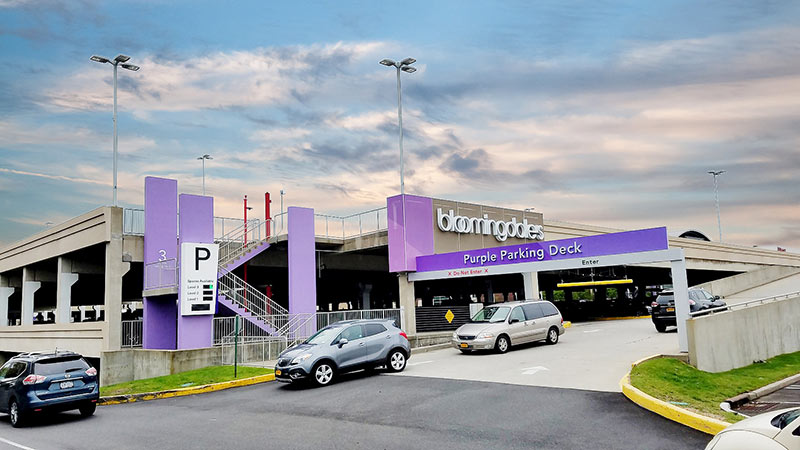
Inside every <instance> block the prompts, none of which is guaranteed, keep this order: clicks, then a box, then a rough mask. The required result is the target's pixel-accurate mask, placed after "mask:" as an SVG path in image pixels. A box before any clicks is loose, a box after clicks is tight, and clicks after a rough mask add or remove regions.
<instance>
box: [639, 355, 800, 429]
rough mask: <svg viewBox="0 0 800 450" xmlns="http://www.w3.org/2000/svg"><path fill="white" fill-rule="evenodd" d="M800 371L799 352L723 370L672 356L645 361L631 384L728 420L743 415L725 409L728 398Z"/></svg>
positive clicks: (654, 394)
mask: <svg viewBox="0 0 800 450" xmlns="http://www.w3.org/2000/svg"><path fill="white" fill-rule="evenodd" d="M797 373H800V352H796V353H789V354H786V355H781V356H776V357H774V358H771V359H768V360H767V361H765V362H763V363H756V364H752V365H750V366H747V367H741V368H739V369H734V370H730V371H727V372H720V373H709V372H703V371H700V370H697V369H695V368H694V367H692V366H690V365H688V364H686V363H683V362H681V361H678V360H676V359H673V358H659V359H652V360H649V361H645V362H643V363H641V364H639V365H637V366H635V367H634V368H633V369H632V370H631V384H632V385H633V386H634V387H636V388H637V389H639V390H641V391H642V392H644V393H646V394H649V395H651V396H653V397H655V398H657V399H659V400H663V401H665V402H668V403H671V404H674V405H676V406H679V407H682V408H686V409H690V410H694V411H696V412H699V413H701V414H704V415H707V416H710V417H715V418H717V419H721V420H725V421H728V422H738V421H739V420H742V419H743V417H742V416H738V415H736V414H731V413H727V412H724V411H722V410H721V409H720V407H719V404H720V403H722V402H724V401H725V400H727V399H729V398H731V397H734V396H736V395H739V394H742V393H744V392H749V391H752V390H755V389H758V388H760V387H762V386H766V385H768V384H770V383H773V382H775V381H779V380H782V379H784V378H786V377H789V376H792V375H795V374H797Z"/></svg>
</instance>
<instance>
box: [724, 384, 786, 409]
mask: <svg viewBox="0 0 800 450" xmlns="http://www.w3.org/2000/svg"><path fill="white" fill-rule="evenodd" d="M797 407H800V383H795V384H791V385H789V386H786V387H785V388H783V389H780V390H778V391H775V392H773V393H772V394H769V395H765V396H763V397H761V398H759V399H757V400H756V401H753V402H748V403H745V404H744V405H742V406H741V407H739V408H738V409H737V411H739V412H741V413H742V414H746V415H748V416H755V415H757V414H761V413H766V412H770V411H775V410H778V409H783V408H797Z"/></svg>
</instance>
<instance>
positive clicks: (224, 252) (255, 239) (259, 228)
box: [215, 219, 269, 266]
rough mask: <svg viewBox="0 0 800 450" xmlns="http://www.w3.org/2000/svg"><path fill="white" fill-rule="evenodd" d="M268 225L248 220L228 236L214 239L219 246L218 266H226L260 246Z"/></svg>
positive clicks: (265, 222)
mask: <svg viewBox="0 0 800 450" xmlns="http://www.w3.org/2000/svg"><path fill="white" fill-rule="evenodd" d="M268 227H269V223H268V222H267V221H263V220H260V219H253V220H248V221H247V223H242V225H241V226H239V227H237V228H235V229H233V230H231V231H229V232H228V234H226V235H224V236H222V237H220V238H218V239H215V241H216V242H217V243H218V244H219V265H220V266H226V265H227V264H230V263H231V262H232V261H234V260H235V259H236V258H239V257H241V256H243V255H245V254H246V253H247V252H249V251H250V250H252V249H254V248H256V247H258V246H259V245H261V244H262V243H263V242H264V240H265V239H266V238H267V232H268V231H269V228H268Z"/></svg>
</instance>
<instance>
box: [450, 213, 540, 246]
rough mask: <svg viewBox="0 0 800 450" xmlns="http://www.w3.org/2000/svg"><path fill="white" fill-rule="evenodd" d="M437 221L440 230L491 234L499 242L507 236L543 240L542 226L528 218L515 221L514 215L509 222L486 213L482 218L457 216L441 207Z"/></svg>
mask: <svg viewBox="0 0 800 450" xmlns="http://www.w3.org/2000/svg"><path fill="white" fill-rule="evenodd" d="M436 215H437V220H436V221H437V223H438V224H439V229H440V230H442V231H445V232H446V231H452V232H453V233H474V234H483V235H486V236H488V235H490V234H491V235H493V236H494V237H495V239H497V240H498V241H500V242H503V241H505V240H506V239H508V238H518V239H534V240H537V241H542V240H544V228H543V227H542V226H541V225H535V224H529V223H528V219H522V222H517V218H516V217H512V218H511V220H510V221H509V222H505V221H502V220H492V219H490V218H489V215H488V214H484V215H483V218H482V219H481V218H478V217H467V216H457V215H455V213H454V212H453V210H452V209H451V210H450V212H449V213H447V214H445V213H444V212H443V211H442V208H437V210H436Z"/></svg>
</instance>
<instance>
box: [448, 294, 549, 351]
mask: <svg viewBox="0 0 800 450" xmlns="http://www.w3.org/2000/svg"><path fill="white" fill-rule="evenodd" d="M562 334H564V320H563V319H562V318H561V313H560V312H559V311H558V308H556V307H555V305H553V304H552V303H550V302H548V301H529V302H524V301H523V302H508V303H500V304H495V305H491V306H487V307H486V308H483V309H482V310H480V311H478V313H477V314H475V316H474V317H472V319H470V321H469V323H466V324H464V325H461V326H460V327H459V328H458V329H457V330H456V331H455V332H454V333H453V340H452V344H453V347H455V348H457V349H459V350H461V351H462V352H463V353H469V352H471V351H473V350H491V349H494V350H496V351H497V352H498V353H505V352H507V351H508V349H509V348H511V346H512V345H518V344H524V343H526V342H534V341H541V340H544V341H545V342H547V343H548V344H556V343H557V342H558V337H559V336H561V335H562Z"/></svg>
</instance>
